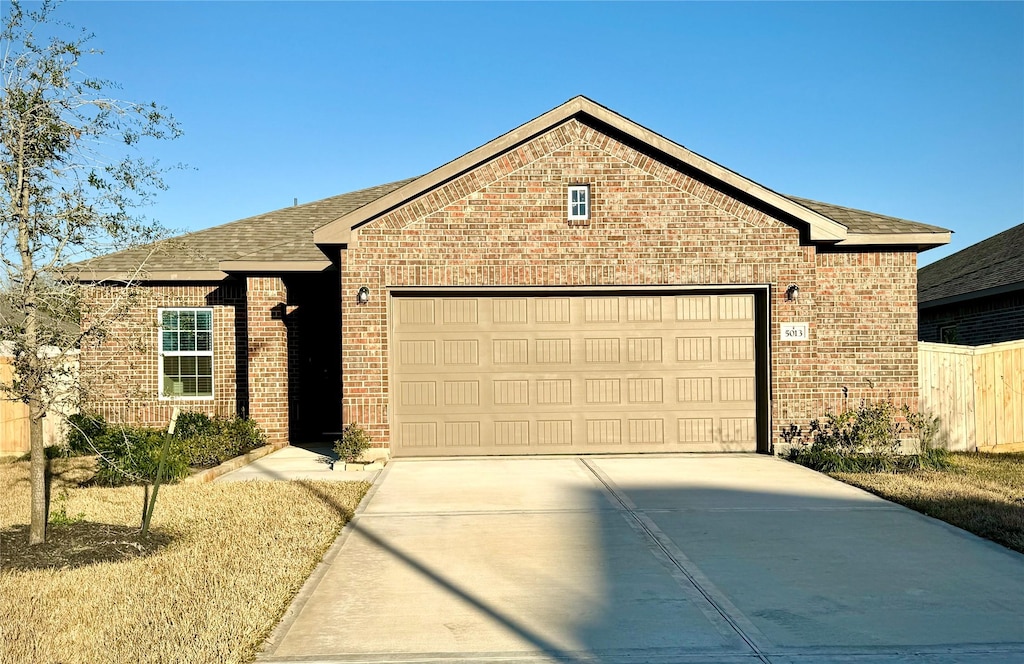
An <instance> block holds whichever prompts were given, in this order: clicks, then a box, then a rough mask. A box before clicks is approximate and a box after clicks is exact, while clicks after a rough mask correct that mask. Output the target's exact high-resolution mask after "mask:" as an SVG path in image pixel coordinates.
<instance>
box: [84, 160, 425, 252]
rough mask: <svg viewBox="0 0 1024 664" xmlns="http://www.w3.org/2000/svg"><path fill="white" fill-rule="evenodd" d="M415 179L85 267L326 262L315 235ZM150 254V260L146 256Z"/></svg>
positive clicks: (262, 216)
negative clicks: (249, 262) (225, 262)
mask: <svg viewBox="0 0 1024 664" xmlns="http://www.w3.org/2000/svg"><path fill="white" fill-rule="evenodd" d="M413 179H415V178H410V179H407V180H399V181H398V182H390V183H388V184H382V185H378V186H376V187H370V188H368V189H360V190H359V191H353V192H351V193H348V194H341V195H340V196H331V197H330V198H324V199H321V200H319V201H313V202H312V203H304V204H302V205H293V206H292V207H286V208H282V209H280V210H274V211H273V212H267V213H265V214H259V215H256V216H254V217H248V218H246V219H239V220H238V221H233V222H230V223H227V224H222V225H220V226H214V227H212V228H207V229H204V230H201V231H196V232H195V233H188V234H187V235H182V236H179V237H175V238H171V239H168V240H162V241H160V242H158V243H157V244H156V245H147V246H144V247H137V248H133V249H128V250H126V251H119V252H117V253H114V254H108V255H106V256H99V257H97V258H93V259H91V260H89V261H84V262H83V263H82V264H81V266H82V267H87V268H89V269H94V270H114V271H116V270H133V269H135V268H136V267H137V266H138V265H140V264H142V263H143V262H145V265H146V270H147V271H151V272H156V271H163V270H179V271H192V270H218V269H219V267H218V265H219V263H220V262H221V261H233V260H261V261H271V260H288V261H305V260H324V259H325V256H324V254H323V252H322V251H320V250H319V249H318V248H317V246H316V245H315V244H313V235H312V232H313V231H314V230H315V229H317V228H319V227H321V226H323V225H324V224H328V223H330V222H332V221H334V220H335V219H337V218H338V217H341V216H343V215H346V214H348V213H349V212H352V211H353V210H356V209H358V208H360V207H362V206H364V205H366V204H367V203H369V202H370V201H375V200H377V199H378V198H380V197H381V196H384V195H386V194H389V193H391V192H392V191H394V190H395V189H398V188H399V187H401V186H403V185H404V184H406V183H408V182H410V181H412V180H413ZM151 253H152V256H150V257H149V258H148V259H147V258H146V256H148V255H149V254H151Z"/></svg>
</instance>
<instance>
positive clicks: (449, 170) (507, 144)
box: [313, 96, 949, 249]
mask: <svg viewBox="0 0 1024 664" xmlns="http://www.w3.org/2000/svg"><path fill="white" fill-rule="evenodd" d="M573 118H576V119H580V120H581V121H587V124H591V125H592V126H593V125H594V124H596V125H597V126H600V127H603V128H604V129H606V130H607V131H609V132H614V133H618V134H621V135H622V136H624V137H626V138H627V139H628V140H631V141H632V142H634V143H639V144H641V145H643V146H644V147H645V148H646V149H647V150H648V151H650V152H652V153H654V154H655V155H657V156H658V157H660V158H661V159H664V160H666V161H668V162H677V163H679V164H680V165H682V166H683V167H685V168H688V169H692V170H693V171H696V172H698V173H700V174H702V175H703V176H705V177H707V178H710V179H712V180H713V181H715V182H717V183H720V184H721V185H724V186H725V187H726V188H728V189H731V190H733V191H735V192H737V193H738V194H740V195H742V196H745V197H749V198H751V199H753V200H754V201H755V202H757V203H759V204H761V205H764V206H768V207H769V208H771V209H773V210H776V211H778V212H780V213H782V215H783V216H786V217H789V218H792V219H795V220H796V221H797V222H799V223H803V224H804V225H805V227H806V229H807V233H808V238H809V239H810V240H811V241H813V242H822V243H828V244H850V245H867V244H891V245H912V246H915V247H917V248H919V249H923V248H929V247H933V246H938V245H941V244H945V243H947V242H949V232H948V231H946V230H945V229H941V228H938V227H935V226H928V225H926V224H917V223H916V222H906V223H907V224H909V225H904V226H900V227H898V228H897V229H896V230H894V231H892V232H888V233H878V232H877V229H874V228H872V227H871V226H872V223H871V222H875V225H879V222H881V221H882V220H887V221H888V222H889V223H890V225H891V226H899V224H898V222H902V220H899V219H895V218H893V217H884V216H882V215H873V214H872V213H866V212H861V211H857V210H852V209H851V208H841V207H839V206H827V204H821V203H816V202H814V201H809V200H806V199H796V198H792V197H788V196H784V195H782V194H779V193H777V192H774V191H772V190H770V189H768V188H767V187H764V186H762V185H760V184H758V183H756V182H754V181H752V180H749V179H747V178H745V177H743V176H742V175H739V174H738V173H735V172H734V171H731V170H729V169H727V168H725V167H724V166H721V165H719V164H717V163H715V162H713V161H711V160H709V159H707V158H705V157H702V156H701V155H699V154H697V153H695V152H692V151H690V150H688V149H686V148H685V147H683V146H682V145H679V144H678V143H674V142H672V141H670V140H668V139H667V138H665V137H663V136H661V135H659V134H656V133H655V132H653V131H651V130H649V129H647V128H645V127H642V126H641V125H639V124H637V123H635V122H633V121H632V120H629V119H628V118H625V117H623V116H621V115H619V114H617V113H615V112H614V111H611V110H609V109H608V108H606V107H604V106H601V105H600V104H598V103H596V102H594V101H592V100H590V99H587V98H586V97H582V96H579V97H574V98H573V99H570V100H569V101H567V102H566V103H564V104H562V105H561V106H558V107H557V108H554V109H552V110H550V111H548V112H547V113H545V114H543V115H541V116H540V117H538V118H535V119H534V120H531V121H529V122H527V123H526V124H524V125H521V126H520V127H517V128H516V129H513V130H512V131H510V132H508V133H507V134H504V135H502V136H499V137H498V138H496V139H494V140H492V141H490V142H488V143H487V144H485V145H483V146H481V147H479V148H477V149H475V150H472V151H471V152H468V153H466V154H464V155H463V156H461V157H459V158H458V159H455V160H454V161H451V162H448V163H447V164H445V165H443V166H441V167H439V168H436V169H434V170H433V171H431V172H430V173H427V174H426V175H423V176H421V177H419V178H416V179H414V180H412V181H410V182H408V183H407V184H405V185H404V186H402V187H400V188H398V189H396V190H394V191H392V192H391V193H389V194H387V195H384V196H381V197H380V198H378V199H377V200H375V201H373V202H371V203H369V204H367V205H365V206H363V207H361V208H359V209H357V210H354V211H352V212H350V213H348V214H346V215H343V216H341V217H340V218H339V219H337V220H335V221H333V222H331V223H329V224H325V225H324V226H321V227H320V228H318V229H317V230H316V231H315V232H314V234H313V239H314V241H315V242H316V243H317V244H323V245H332V244H333V245H338V244H342V245H347V244H349V243H350V242H351V241H352V234H353V233H354V232H357V231H358V229H359V227H360V226H363V225H365V224H367V223H369V222H370V221H372V220H374V219H376V218H378V217H380V216H383V215H385V214H387V213H389V212H391V211H393V210H395V209H396V208H398V207H401V206H402V205H405V204H407V203H409V202H410V201H413V200H415V199H416V198H418V197H420V196H423V195H426V194H427V193H429V192H431V191H433V190H434V189H436V188H438V187H440V186H442V185H444V184H446V183H447V182H450V181H451V180H453V179H455V178H457V177H460V176H462V175H464V174H466V173H468V172H469V171H471V170H472V169H474V168H477V167H479V166H480V165H482V164H484V163H486V162H488V161H491V160H494V159H497V158H499V157H501V156H502V155H504V154H506V153H507V152H509V151H510V150H513V149H515V148H517V147H518V146H521V145H523V144H524V143H526V142H527V141H530V140H532V139H533V138H535V137H537V136H539V135H541V134H542V133H544V132H547V131H550V130H551V129H553V128H555V127H557V126H559V125H561V124H564V123H566V122H569V121H570V120H572V119H573ZM823 206H827V207H829V208H831V210H832V211H846V212H847V213H853V212H857V213H860V214H859V216H857V217H856V219H857V222H859V226H860V227H861V230H858V231H854V232H852V233H851V228H850V227H849V226H848V225H846V224H844V223H842V222H841V221H839V220H836V219H835V218H834V217H832V216H831V215H829V214H826V213H823V211H822V207H823ZM847 216H848V217H850V218H851V219H852V218H854V215H849V214H848V215H847ZM894 222H897V223H894ZM856 225H857V224H856V223H855V226H856ZM883 236H884V237H883Z"/></svg>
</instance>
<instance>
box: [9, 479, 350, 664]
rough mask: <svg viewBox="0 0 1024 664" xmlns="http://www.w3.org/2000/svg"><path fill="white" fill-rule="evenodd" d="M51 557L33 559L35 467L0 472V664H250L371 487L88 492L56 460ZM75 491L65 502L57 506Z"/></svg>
mask: <svg viewBox="0 0 1024 664" xmlns="http://www.w3.org/2000/svg"><path fill="white" fill-rule="evenodd" d="M54 463H55V465H56V466H57V468H56V471H57V472H56V473H55V474H56V477H55V482H54V485H55V486H54V489H53V490H52V493H51V495H52V497H53V501H52V506H51V513H53V512H54V510H55V509H56V510H61V509H62V510H63V512H64V513H65V514H66V515H67V519H65V521H66V522H67V523H65V525H51V526H50V531H49V532H50V539H51V542H48V543H47V544H46V545H44V547H45V548H42V549H37V550H34V551H31V552H28V551H27V549H28V547H27V546H25V545H24V544H23V542H24V541H25V539H26V533H27V526H26V525H25V524H27V523H28V516H29V511H28V507H29V487H28V463H27V462H19V463H6V464H2V463H0V494H2V495H3V497H4V509H3V511H2V512H0V643H2V647H0V662H2V663H4V664H6V663H11V664H13V663H14V662H18V663H19V664H21V663H26V664H27V663H30V662H62V663H67V664H71V663H75V662H83V663H84V662H88V663H90V664H93V663H97V664H98V663H104V662H111V663H113V662H118V663H121V662H152V663H156V662H168V663H171V662H174V663H179V662H181V663H200V662H204V663H205V662H210V663H213V662H218V663H220V662H249V661H252V660H253V659H254V658H255V655H256V653H257V651H258V649H259V647H260V645H261V643H262V642H263V640H264V639H265V638H266V637H267V636H268V635H269V633H270V631H271V629H272V628H273V627H274V625H275V624H276V622H277V620H278V619H279V618H280V617H281V615H282V614H283V612H284V610H285V609H286V608H287V606H288V603H289V602H290V601H291V599H292V597H293V596H294V595H295V593H296V592H297V591H298V589H299V588H300V587H301V585H302V583H303V581H304V580H305V579H306V577H307V576H309V574H310V572H311V571H312V570H313V568H314V567H315V566H316V564H317V562H318V561H319V560H320V558H321V557H322V556H323V553H324V552H325V551H326V550H327V547H328V546H330V544H331V542H332V541H334V539H335V537H336V536H337V534H338V532H339V530H340V529H341V527H342V525H344V523H345V522H346V521H347V520H348V519H349V518H350V516H351V514H352V511H353V510H354V509H355V507H356V506H357V505H358V502H359V500H360V499H361V498H362V496H363V494H364V493H365V492H366V490H367V489H368V488H369V485H368V484H366V483H352V482H345V483H342V482H302V483H299V482H245V483H226V484H205V485H198V484H189V485H170V486H164V487H162V488H161V489H160V497H159V501H158V503H157V506H156V512H155V513H154V516H153V522H152V526H151V528H152V530H153V535H154V537H152V538H151V539H150V540H148V541H143V540H141V539H140V538H139V537H138V528H139V522H140V517H141V509H142V507H141V506H142V489H141V488H140V487H120V488H113V489H111V488H99V487H95V488H79V487H77V482H78V481H80V480H81V479H83V478H84V477H87V476H88V475H89V474H90V473H89V469H88V468H83V467H82V461H80V460H55V462H54ZM64 491H66V498H64V499H63V500H62V499H60V495H61V494H62V492H64Z"/></svg>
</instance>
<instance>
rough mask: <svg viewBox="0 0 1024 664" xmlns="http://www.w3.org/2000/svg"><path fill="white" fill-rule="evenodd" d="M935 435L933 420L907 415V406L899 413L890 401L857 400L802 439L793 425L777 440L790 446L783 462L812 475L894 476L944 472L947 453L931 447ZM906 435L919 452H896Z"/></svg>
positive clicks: (814, 425) (818, 422)
mask: <svg viewBox="0 0 1024 664" xmlns="http://www.w3.org/2000/svg"><path fill="white" fill-rule="evenodd" d="M898 414H899V415H902V416H903V420H904V423H901V422H899V421H898V419H897V415H898ZM938 430H939V426H938V418H937V417H934V416H931V415H928V414H925V413H914V412H911V410H910V409H909V407H907V406H903V408H902V409H897V408H896V407H895V406H894V405H893V404H892V403H890V402H888V401H880V402H878V403H869V402H867V401H861V403H860V404H859V405H858V406H857V407H855V408H851V409H848V410H845V411H843V412H841V413H838V414H833V413H827V414H826V415H825V418H824V420H813V421H812V422H811V424H810V430H809V432H808V433H807V434H806V435H805V434H804V432H803V430H802V429H801V428H800V427H797V426H796V425H792V424H791V425H789V426H788V427H786V428H784V429H783V430H782V433H781V436H782V438H783V440H784V441H785V442H786V443H788V444H790V445H791V447H790V448H789V449H788V450H787V451H786V453H785V455H784V456H785V458H786V459H787V460H789V461H793V462H796V463H799V464H801V465H804V466H807V467H809V468H813V469H814V470H818V471H821V472H825V473H865V472H888V473H895V472H902V471H908V470H918V469H922V468H935V469H940V468H946V467H948V465H949V460H948V453H947V452H946V450H943V449H939V448H936V447H934V441H935V437H936V435H937V432H938ZM904 434H909V435H911V436H914V435H916V436H917V438H918V440H919V449H918V452H917V453H915V454H901V453H900V439H901V437H902V436H903V435H904ZM808 437H809V438H810V442H808V440H807V438H808Z"/></svg>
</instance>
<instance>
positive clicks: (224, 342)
mask: <svg viewBox="0 0 1024 664" xmlns="http://www.w3.org/2000/svg"><path fill="white" fill-rule="evenodd" d="M287 295H288V293H287V288H286V287H285V284H284V282H283V281H282V279H281V278H280V277H262V276H261V277H248V278H247V279H245V280H244V281H243V280H240V279H228V280H226V281H224V282H221V283H219V284H189V285H182V284H175V283H154V284H149V285H146V286H138V287H135V288H132V289H130V290H128V289H125V288H122V287H100V286H95V287H89V288H84V289H83V319H84V321H83V322H84V323H85V324H86V325H89V324H91V322H92V321H93V320H97V319H107V318H109V317H110V313H109V312H114V311H118V312H121V314H120V315H119V316H118V318H117V320H116V321H114V322H112V324H110V325H108V326H107V327H108V328H109V331H108V333H107V334H105V335H103V336H102V337H101V338H99V339H98V340H97V341H95V342H91V343H87V344H85V345H84V346H83V348H82V353H81V375H82V381H83V386H84V387H85V388H86V389H85V391H84V394H85V396H84V399H85V403H84V404H83V405H84V407H85V408H86V409H87V410H90V411H95V412H99V413H101V414H102V415H103V416H104V417H106V418H107V419H108V420H110V421H112V422H124V423H131V424H137V425H143V426H155V427H164V426H166V425H167V422H168V421H169V420H170V417H171V412H172V410H173V409H174V407H175V406H178V407H180V408H182V409H183V410H194V411H200V412H204V413H207V414H208V415H221V416H225V417H231V416H234V415H241V416H245V417H250V418H251V419H253V420H254V421H255V422H257V423H258V424H259V425H260V428H261V429H262V430H263V432H264V433H265V434H266V436H267V442H269V443H279V442H287V441H288V439H289V435H288V434H289V430H288V427H289V410H290V405H289V402H290V389H289V386H290V383H294V381H295V380H296V376H294V375H292V374H291V373H290V372H294V371H295V366H296V364H297V363H296V362H295V361H294V356H295V355H296V353H297V350H296V348H297V346H298V331H297V330H295V329H294V325H292V321H293V318H292V316H291V314H292V313H293V312H292V309H294V307H290V306H289V305H288V299H287ZM331 306H334V303H331ZM158 307H212V309H213V334H214V340H213V357H214V374H213V375H214V397H213V399H175V400H173V401H170V400H166V399H160V398H159V375H158V371H159V364H158V362H159V358H158V355H159V353H158V349H159V344H158V337H157V335H158V326H159V320H158V318H157V308H158ZM290 328H291V329H290ZM289 349H291V350H289ZM292 407H294V406H292Z"/></svg>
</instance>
